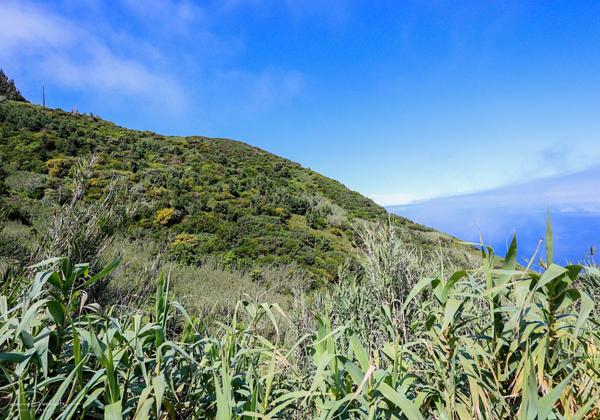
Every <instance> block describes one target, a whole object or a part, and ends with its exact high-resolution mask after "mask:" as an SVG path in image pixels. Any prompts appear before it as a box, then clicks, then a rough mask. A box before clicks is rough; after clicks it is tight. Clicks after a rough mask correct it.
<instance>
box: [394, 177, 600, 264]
mask: <svg viewBox="0 0 600 420" xmlns="http://www.w3.org/2000/svg"><path fill="white" fill-rule="evenodd" d="M599 177H600V167H596V168H593V169H591V170H587V171H582V172H578V173H573V174H569V175H566V176H558V177H552V178H546V179H543V180H539V181H535V182H529V183H523V184H518V185H514V186H510V187H504V188H499V189H493V190H487V191H482V192H478V193H473V194H465V195H459V196H451V197H443V198H437V199H433V200H426V201H423V202H420V203H414V204H408V205H401V206H388V207H387V208H388V210H389V211H391V212H393V213H396V214H399V215H401V216H405V217H408V218H409V219H412V220H414V221H416V222H418V223H421V224H423V225H427V226H430V227H433V228H435V229H439V230H442V231H444V232H447V233H449V234H451V235H454V236H456V237H458V238H460V239H462V240H464V241H469V242H477V243H478V242H479V240H480V235H481V237H483V241H484V243H485V244H487V245H492V246H493V247H494V250H495V251H496V252H497V253H498V254H500V255H504V254H505V252H506V250H507V249H508V246H509V245H510V241H511V239H512V236H513V234H514V233H516V234H517V240H518V243H519V258H520V260H521V261H522V262H524V261H525V260H526V259H527V258H530V257H531V255H533V253H534V251H535V249H536V247H537V245H538V242H539V240H540V239H542V238H544V236H545V229H546V215H547V212H548V210H549V211H550V214H551V218H552V224H553V231H554V244H555V256H556V258H557V259H558V261H559V262H561V263H569V262H583V261H584V260H585V259H587V258H589V257H590V254H591V253H592V252H594V251H593V250H594V249H595V248H597V247H598V246H599V245H600V185H599V184H598V182H597V180H598V179H599ZM542 248H543V247H542ZM540 255H543V249H542V250H541V254H540Z"/></svg>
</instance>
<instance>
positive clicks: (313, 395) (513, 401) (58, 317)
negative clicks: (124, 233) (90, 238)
mask: <svg viewBox="0 0 600 420" xmlns="http://www.w3.org/2000/svg"><path fill="white" fill-rule="evenodd" d="M482 253H483V257H484V258H483V259H484V264H483V265H482V267H480V268H479V269H477V270H470V271H458V272H456V273H454V274H452V275H450V276H448V277H440V278H425V279H422V280H420V281H419V282H417V283H416V284H415V285H414V287H412V289H411V291H410V292H409V293H408V295H407V296H405V299H404V300H403V301H402V302H398V301H393V302H390V303H389V304H388V305H384V306H382V307H381V308H376V307H374V306H373V303H372V302H371V303H370V305H371V307H370V309H371V311H376V310H378V309H380V310H381V312H382V314H383V316H381V318H380V319H381V320H382V324H383V325H381V326H380V328H381V330H382V331H385V334H386V337H385V339H384V340H377V341H370V342H365V341H364V340H363V339H361V336H363V337H364V336H365V334H364V333H365V332H364V331H353V330H352V328H351V326H344V325H336V324H333V326H332V322H331V320H330V317H329V312H330V311H323V312H320V313H319V312H318V313H316V314H315V315H316V321H315V322H314V324H313V325H311V327H310V329H309V332H308V334H307V335H306V336H303V337H300V338H297V340H298V341H296V342H288V340H283V339H282V338H281V337H282V336H283V334H282V331H283V330H284V329H285V328H288V327H289V323H290V322H293V321H291V319H290V318H288V317H287V316H286V315H285V314H283V312H282V311H281V309H280V308H279V306H277V305H268V304H256V303H252V302H240V303H239V304H238V306H237V309H236V311H235V313H234V315H233V317H232V319H230V321H228V322H221V323H217V324H216V325H212V326H210V328H208V327H207V325H204V324H203V322H202V321H201V320H198V319H195V318H194V317H191V316H189V315H188V314H187V312H186V311H185V309H184V308H183V307H182V306H181V305H179V304H178V303H177V302H173V301H171V300H170V297H169V296H170V295H169V288H170V286H169V282H170V281H169V277H168V276H166V277H165V276H161V277H160V279H159V282H158V285H157V288H156V289H157V290H156V298H155V303H154V309H153V311H150V312H148V313H142V312H140V313H135V314H133V315H129V316H120V317H117V316H113V311H112V310H111V309H106V310H103V309H102V308H101V307H99V305H97V304H96V303H93V302H88V295H87V294H86V292H85V291H86V290H87V289H89V287H91V286H92V285H93V284H95V283H98V282H100V281H102V279H103V278H105V277H106V276H108V275H109V274H110V272H111V271H112V270H113V269H114V268H115V267H116V265H117V261H115V262H113V263H112V264H110V265H109V266H108V267H106V268H105V269H103V270H101V271H100V272H99V273H97V274H95V275H91V274H90V273H89V267H88V266H87V265H85V264H78V265H71V264H70V263H69V262H68V261H67V260H65V259H51V260H47V261H45V262H43V263H41V264H38V265H37V266H35V267H33V270H36V271H37V273H36V274H35V277H34V279H33V281H29V280H28V279H27V278H26V277H22V276H17V275H15V274H14V273H12V274H8V275H6V276H4V278H3V279H2V294H3V295H2V296H1V297H0V367H1V371H0V406H1V408H0V410H2V411H1V412H0V415H1V416H2V417H3V418H12V417H17V416H19V417H20V418H22V419H29V418H34V417H35V418H37V417H40V418H46V419H49V418H72V417H79V418H81V417H85V416H90V417H98V416H101V415H104V416H105V417H106V418H121V417H122V416H126V417H133V418H148V417H171V418H173V417H175V416H178V417H181V418H189V417H192V416H194V417H216V418H231V417H240V416H245V417H247V418H273V417H282V418H290V417H297V418H307V417H311V418H313V417H314V418H317V417H318V418H333V417H336V418H356V417H365V418H366V417H369V418H407V419H420V418H425V417H436V418H448V419H469V418H522V419H536V418H537V419H543V418H569V419H578V418H597V417H598V415H600V404H599V403H598V397H599V396H600V354H599V352H598V348H599V346H600V337H599V335H598V320H597V319H595V318H594V315H593V314H594V303H593V300H592V299H591V298H590V297H589V296H588V294H586V293H585V292H583V291H582V290H583V289H584V287H579V284H578V283H581V282H583V281H586V280H585V279H589V278H591V277H592V278H595V279H596V280H597V278H598V275H599V274H600V273H599V272H598V271H597V270H596V269H595V268H592V267H588V268H586V269H585V270H586V273H585V276H582V274H581V273H582V270H584V269H583V268H582V267H580V266H576V265H571V266H567V267H561V266H559V265H557V264H553V263H552V252H551V244H550V246H549V249H548V252H547V255H548V256H549V261H548V262H547V263H546V264H545V267H546V268H545V270H544V271H543V272H541V273H539V272H536V271H533V270H530V269H529V268H521V267H519V266H518V265H517V263H516V241H513V244H512V246H511V247H510V249H509V252H508V254H507V256H506V258H505V259H503V260H502V261H500V260H498V259H497V257H495V256H494V254H493V253H492V251H491V250H484V251H483V252H482ZM378 255H379V256H382V255H383V254H381V253H380V252H378ZM390 255H391V254H390ZM377 271H378V270H375V271H373V273H371V274H372V275H373V276H375V277H377V276H380V275H381V274H377V273H376V272H377ZM379 271H380V273H385V272H389V270H387V271H386V269H385V266H384V267H382V270H379ZM398 280H399V279H396V281H398ZM390 281H393V279H385V282H390ZM19 285H22V287H19ZM583 286H585V285H583ZM364 304H365V305H369V302H365V303H364ZM358 309H360V308H357V310H358ZM409 312H410V313H409ZM398 319H401V320H406V319H409V320H410V325H409V327H408V328H407V329H405V328H398V323H397V320H398ZM353 325H358V324H356V323H353Z"/></svg>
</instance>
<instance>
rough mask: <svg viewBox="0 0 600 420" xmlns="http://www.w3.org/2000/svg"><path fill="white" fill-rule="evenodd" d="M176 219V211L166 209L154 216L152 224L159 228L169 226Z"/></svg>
mask: <svg viewBox="0 0 600 420" xmlns="http://www.w3.org/2000/svg"><path fill="white" fill-rule="evenodd" d="M176 218H177V211H176V210H175V209H173V208H170V207H167V208H164V209H160V210H158V211H157V212H156V214H155V215H154V223H156V224H157V225H160V226H170V225H171V224H173V223H174V222H175V220H176Z"/></svg>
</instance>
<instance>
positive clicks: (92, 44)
mask: <svg viewBox="0 0 600 420" xmlns="http://www.w3.org/2000/svg"><path fill="white" fill-rule="evenodd" d="M0 57H2V59H3V60H6V61H7V62H16V63H27V66H28V67H29V70H28V71H29V72H30V73H32V72H35V73H37V74H38V76H39V77H40V78H41V77H44V78H47V80H49V81H52V82H55V83H57V84H59V85H61V86H63V87H66V88H70V89H86V90H87V91H95V92H103V93H118V94H119V95H128V96H130V97H131V99H136V98H138V99H143V100H145V101H148V100H149V101H150V102H162V101H169V102H170V104H171V105H172V107H173V108H171V109H176V108H177V107H178V106H182V105H183V103H184V102H185V97H184V94H183V89H182V88H181V87H180V86H179V84H178V83H177V81H176V80H175V79H174V78H173V77H171V76H170V75H168V74H165V73H164V72H162V71H160V70H159V69H156V68H154V67H153V66H152V63H149V62H146V61H144V60H140V59H139V58H128V57H124V56H121V55H120V54H119V53H118V52H116V51H115V50H114V49H113V48H112V47H111V45H109V44H108V43H107V42H106V41H105V40H104V39H103V38H102V37H101V36H99V35H98V34H96V33H94V32H93V30H92V28H85V27H82V26H80V25H78V24H77V23H76V22H74V21H71V20H69V19H66V18H64V17H62V16H57V15H55V14H54V13H52V11H50V10H49V9H47V8H44V7H43V6H37V5H33V4H28V3H27V2H18V3H17V2H4V3H1V4H0Z"/></svg>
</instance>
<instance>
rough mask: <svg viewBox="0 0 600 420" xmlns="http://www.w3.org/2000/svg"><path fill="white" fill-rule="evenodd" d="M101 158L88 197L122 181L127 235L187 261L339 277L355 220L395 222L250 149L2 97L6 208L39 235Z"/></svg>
mask: <svg viewBox="0 0 600 420" xmlns="http://www.w3.org/2000/svg"><path fill="white" fill-rule="evenodd" d="M92 156H93V165H92V168H91V173H90V174H89V176H88V178H87V179H86V180H85V184H86V185H85V191H86V192H85V199H86V200H87V201H88V202H93V201H94V200H98V199H100V198H101V197H103V196H105V195H106V193H107V191H108V190H109V189H110V187H111V185H113V184H114V183H115V182H118V184H119V185H120V187H119V188H120V189H121V191H122V192H124V194H122V197H124V198H125V197H126V198H127V200H128V202H130V203H133V204H132V208H134V210H132V211H131V213H130V214H129V218H130V220H129V222H128V223H127V225H126V227H127V235H128V237H129V238H130V239H136V238H137V239H143V240H151V241H153V242H157V243H159V244H160V245H161V247H162V249H163V250H165V252H167V253H168V255H169V258H171V259H172V260H174V261H177V262H180V263H184V264H194V263H199V262H201V261H202V260H203V259H204V258H206V257H207V256H216V257H218V258H219V260H220V261H222V262H223V263H224V264H225V265H227V266H230V267H234V268H237V269H242V270H245V269H248V268H250V267H252V266H256V265H262V266H264V265H272V264H277V265H281V264H295V265H297V266H299V267H303V268H305V269H307V270H308V271H309V272H310V273H312V275H313V276H314V277H318V278H320V279H332V278H334V277H335V276H336V275H337V274H336V273H337V270H338V267H339V265H340V264H341V263H343V262H344V260H345V259H346V258H347V256H348V255H349V253H351V251H352V248H353V244H352V243H353V241H352V231H351V229H350V227H351V223H352V222H353V221H355V220H357V219H364V220H369V221H375V220H377V219H381V218H386V217H388V216H387V213H386V212H385V210H384V209H383V208H382V207H380V206H378V205H376V204H375V203H374V202H373V201H371V200H370V199H368V198H365V197H363V196H361V195H360V194H358V193H356V192H353V191H350V190H349V189H347V188H346V187H344V186H343V185H342V184H340V183H339V182H336V181H334V180H331V179H329V178H326V177H324V176H322V175H320V174H318V173H315V172H313V171H311V170H309V169H306V168H303V167H302V166H300V165H298V164H296V163H293V162H290V161H288V160H286V159H283V158H280V157H277V156H274V155H272V154H270V153H267V152H265V151H263V150H260V149H258V148H256V147H252V146H249V145H247V144H244V143H240V142H237V141H232V140H226V139H212V138H206V137H167V136H161V135H158V134H154V133H151V132H146V131H135V130H128V129H125V128H121V127H118V126H116V125H114V124H112V123H109V122H106V121H104V120H102V119H100V118H98V117H95V116H93V115H82V114H77V113H67V112H63V111H61V110H51V109H47V108H43V107H40V106H35V105H32V104H28V103H22V102H15V101H10V100H4V101H2V102H0V175H1V177H0V200H1V202H0V206H3V207H5V208H6V209H7V211H8V216H9V219H11V220H13V221H15V222H18V223H20V224H21V225H25V226H29V227H31V228H32V229H29V233H30V234H31V233H32V232H33V233H35V232H41V231H43V230H44V229H45V227H44V226H43V225H44V223H45V222H47V220H48V219H49V215H50V212H51V211H52V208H53V206H54V205H55V204H56V203H64V202H66V201H68V200H69V199H70V197H71V195H72V192H71V191H70V190H69V185H70V183H72V177H73V176H74V172H75V170H76V168H77V167H78V163H79V162H80V161H81V160H82V159H83V160H86V159H87V160H89V159H92ZM393 220H394V223H395V224H396V225H397V226H399V228H400V229H401V230H402V232H403V233H404V236H405V238H406V240H407V242H409V243H414V244H416V245H419V246H421V247H425V248H427V247H429V248H432V247H436V246H438V244H439V242H440V241H442V242H444V243H445V244H446V248H456V251H457V252H456V255H457V258H463V257H464V256H465V255H467V256H468V254H469V252H468V250H466V249H464V248H459V247H458V246H455V244H454V241H453V240H452V239H451V238H449V237H447V236H444V235H441V234H438V233H437V232H434V231H432V230H430V229H427V228H424V227H422V226H418V225H416V224H413V223H411V222H410V221H408V220H406V219H403V218H399V217H395V216H394V217H393ZM121 231H123V229H121ZM34 236H35V235H34ZM31 240H34V241H35V238H34V237H32V239H31ZM28 242H30V240H29V239H28ZM17 251H18V250H17ZM15 252H16V251H15ZM17 254H18V252H17Z"/></svg>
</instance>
